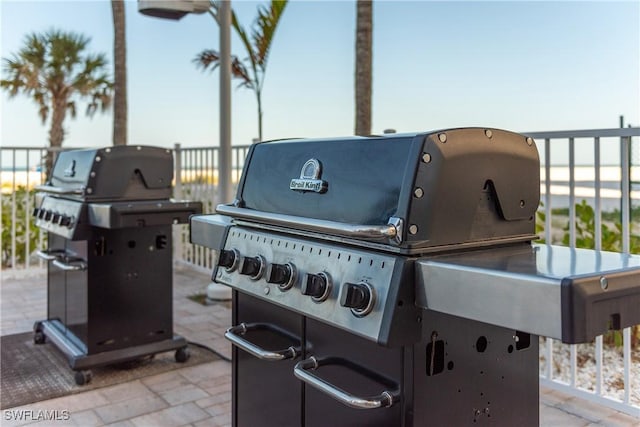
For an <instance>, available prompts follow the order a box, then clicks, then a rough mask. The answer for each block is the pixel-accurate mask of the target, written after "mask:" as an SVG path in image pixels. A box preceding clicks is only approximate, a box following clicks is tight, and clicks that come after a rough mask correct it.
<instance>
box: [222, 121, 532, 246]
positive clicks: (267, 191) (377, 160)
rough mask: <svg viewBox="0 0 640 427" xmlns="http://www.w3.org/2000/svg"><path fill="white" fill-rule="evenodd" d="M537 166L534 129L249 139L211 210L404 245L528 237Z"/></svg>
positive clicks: (467, 243)
mask: <svg viewBox="0 0 640 427" xmlns="http://www.w3.org/2000/svg"><path fill="white" fill-rule="evenodd" d="M539 168H540V164H539V158H538V152H537V150H536V147H535V144H533V140H532V139H530V138H527V137H526V136H524V135H519V134H516V133H513V132H507V131H502V130H496V129H483V128H465V129H451V130H444V131H435V132H425V133H418V134H410V135H393V136H384V137H368V138H361V137H351V138H343V139H323V140H284V141H273V142H267V143H261V144H256V145H254V146H252V148H251V150H250V152H249V154H248V157H247V162H246V164H245V169H244V172H243V177H242V180H241V183H240V185H239V188H238V193H237V200H236V202H235V203H234V205H235V206H234V207H225V206H220V207H219V208H218V212H219V213H223V214H227V215H230V216H232V217H236V218H239V219H240V220H249V221H252V222H254V223H256V224H258V223H262V224H268V225H270V226H274V225H275V226H278V225H280V226H282V227H285V228H289V229H292V230H295V229H298V230H303V231H309V232H320V233H326V234H334V235H341V236H345V237H354V238H355V239H365V240H366V239H369V238H368V237H367V236H366V235H363V234H370V235H371V238H370V239H369V240H385V239H386V240H387V242H386V243H388V244H391V245H395V246H400V248H401V249H403V250H409V251H421V250H423V249H424V248H431V247H436V246H437V247H442V246H449V245H459V244H466V245H469V244H471V245H476V244H481V245H486V244H488V243H487V242H493V241H495V240H502V241H504V240H505V239H508V240H510V241H512V240H513V239H514V238H515V239H520V240H532V239H533V238H535V234H534V233H535V222H534V215H535V211H536V209H537V207H538V203H539V200H540V178H539V173H540V172H539V171H540V169H539ZM314 220H315V221H314ZM327 221H328V222H329V223H327ZM331 223H333V224H331ZM388 225H392V226H393V227H394V230H391V231H393V232H390V229H388V228H387V226H388ZM363 226H364V229H365V230H366V231H367V232H366V233H360V231H361V230H362V229H363ZM376 227H382V228H376ZM353 229H355V230H357V231H358V233H356V235H354V234H353V233H351V230H353ZM333 230H335V231H333ZM344 230H347V232H344ZM369 231H372V232H371V233H370V232H369ZM489 244H490V243H489Z"/></svg>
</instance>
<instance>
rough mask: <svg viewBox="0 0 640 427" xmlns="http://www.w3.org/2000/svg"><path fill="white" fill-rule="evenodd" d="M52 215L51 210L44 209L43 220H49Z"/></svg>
mask: <svg viewBox="0 0 640 427" xmlns="http://www.w3.org/2000/svg"><path fill="white" fill-rule="evenodd" d="M52 216H53V212H51V211H44V220H45V221H51V217H52Z"/></svg>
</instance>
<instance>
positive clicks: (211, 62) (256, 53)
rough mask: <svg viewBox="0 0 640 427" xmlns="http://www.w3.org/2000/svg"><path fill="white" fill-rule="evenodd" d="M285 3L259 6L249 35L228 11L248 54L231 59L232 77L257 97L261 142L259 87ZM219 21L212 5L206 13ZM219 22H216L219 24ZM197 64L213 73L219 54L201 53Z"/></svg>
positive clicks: (284, 0) (277, 0) (279, 0)
mask: <svg viewBox="0 0 640 427" xmlns="http://www.w3.org/2000/svg"><path fill="white" fill-rule="evenodd" d="M287 1H288V0H271V3H270V4H269V6H268V7H267V6H264V5H259V6H258V16H257V17H256V19H255V21H254V23H253V26H252V28H251V34H249V32H248V31H246V30H245V29H244V27H243V26H242V25H240V23H239V22H238V18H237V16H236V14H235V12H233V11H232V12H231V24H232V25H233V28H234V29H235V31H236V33H238V36H239V37H240V40H242V44H243V45H244V48H245V49H246V51H247V54H248V55H249V56H248V57H247V58H246V59H244V60H240V59H239V58H238V57H237V56H235V55H232V57H231V74H232V76H233V77H234V78H236V79H239V80H240V81H241V83H240V85H239V87H246V88H248V89H251V90H253V91H254V93H255V94H256V101H257V103H258V139H259V140H260V141H262V88H263V87H264V77H265V73H266V71H267V60H268V59H269V50H270V48H271V44H272V43H273V38H274V35H275V33H276V28H277V27H278V23H279V22H280V18H281V17H282V13H283V12H284V9H285V7H286V6H287ZM209 11H210V13H211V14H212V15H213V17H214V18H215V19H216V22H218V3H217V2H215V1H212V2H211V9H210V10H209ZM218 23H219V22H218ZM194 62H195V63H196V65H197V66H198V67H200V68H202V69H205V70H206V69H207V68H209V67H211V70H215V69H216V68H217V67H218V64H219V62H220V53H219V52H218V51H216V50H213V49H207V50H203V51H202V52H200V53H199V54H198V55H197V56H196V58H195V59H194Z"/></svg>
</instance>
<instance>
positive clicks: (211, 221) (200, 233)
mask: <svg viewBox="0 0 640 427" xmlns="http://www.w3.org/2000/svg"><path fill="white" fill-rule="evenodd" d="M231 226H232V218H231V217H228V216H224V215H194V216H192V217H191V219H190V220H189V239H190V241H191V243H193V244H196V245H200V246H204V247H205V248H210V249H214V250H217V251H219V250H220V249H222V248H223V247H224V242H225V239H226V238H227V232H228V231H229V228H230V227H231Z"/></svg>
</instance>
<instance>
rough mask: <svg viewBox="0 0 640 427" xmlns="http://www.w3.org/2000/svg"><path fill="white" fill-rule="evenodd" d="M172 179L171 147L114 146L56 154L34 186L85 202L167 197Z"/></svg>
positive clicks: (169, 194)
mask: <svg viewBox="0 0 640 427" xmlns="http://www.w3.org/2000/svg"><path fill="white" fill-rule="evenodd" d="M172 178H173V156H172V154H171V150H167V149H164V148H160V147H149V146H117V147H107V148H101V149H89V150H72V151H63V152H61V153H59V154H58V157H57V159H56V162H55V165H54V167H53V170H52V173H51V175H50V177H49V180H48V182H47V185H45V186H40V187H38V189H39V190H43V191H46V192H50V193H55V194H61V195H65V196H67V197H72V198H78V199H82V200H86V201H95V200H155V199H166V198H169V197H171V179H172Z"/></svg>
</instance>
